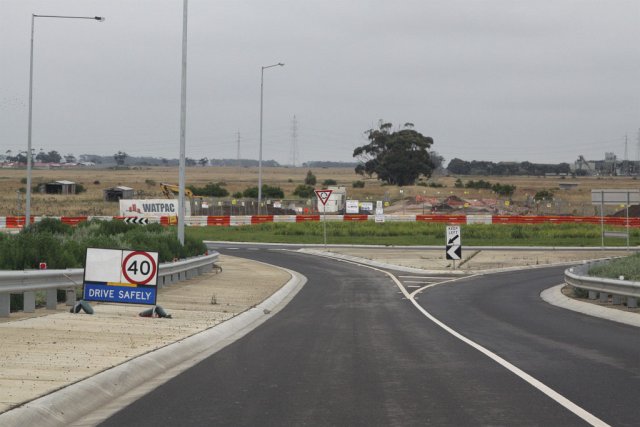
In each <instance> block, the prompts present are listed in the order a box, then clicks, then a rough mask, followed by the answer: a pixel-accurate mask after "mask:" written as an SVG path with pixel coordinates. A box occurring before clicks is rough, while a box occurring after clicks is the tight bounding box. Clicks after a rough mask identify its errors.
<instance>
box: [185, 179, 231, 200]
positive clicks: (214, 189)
mask: <svg viewBox="0 0 640 427" xmlns="http://www.w3.org/2000/svg"><path fill="white" fill-rule="evenodd" d="M223 185H224V183H223V182H218V183H215V184H214V183H213V182H210V183H208V184H207V185H205V186H204V187H196V186H194V185H189V186H188V187H187V188H188V189H189V190H191V191H192V192H193V194H195V195H196V196H208V197H227V196H228V195H229V191H227V189H226V188H223Z"/></svg>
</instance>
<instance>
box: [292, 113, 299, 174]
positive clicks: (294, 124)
mask: <svg viewBox="0 0 640 427" xmlns="http://www.w3.org/2000/svg"><path fill="white" fill-rule="evenodd" d="M291 165H292V166H293V167H294V168H295V167H296V166H298V119H297V118H296V116H293V120H292V121H291Z"/></svg>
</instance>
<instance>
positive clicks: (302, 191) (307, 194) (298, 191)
mask: <svg viewBox="0 0 640 427" xmlns="http://www.w3.org/2000/svg"><path fill="white" fill-rule="evenodd" d="M314 194H315V192H314V188H313V187H312V186H310V185H303V184H300V185H298V186H297V187H296V188H295V190H293V195H294V196H298V197H300V198H301V199H310V198H312V197H313V196H314Z"/></svg>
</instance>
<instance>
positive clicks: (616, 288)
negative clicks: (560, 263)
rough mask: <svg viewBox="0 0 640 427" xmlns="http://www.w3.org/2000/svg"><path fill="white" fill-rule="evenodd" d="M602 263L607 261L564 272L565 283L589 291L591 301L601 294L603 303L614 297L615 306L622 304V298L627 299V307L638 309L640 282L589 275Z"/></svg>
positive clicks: (580, 266)
mask: <svg viewBox="0 0 640 427" xmlns="http://www.w3.org/2000/svg"><path fill="white" fill-rule="evenodd" d="M602 262H606V261H597V262H596V263H590V264H583V265H579V266H576V267H571V268H568V269H567V270H565V272H564V281H565V283H566V284H568V285H571V286H573V287H576V288H580V289H585V290H587V291H589V299H596V298H597V297H598V294H599V297H600V299H601V300H602V301H607V300H608V299H609V295H612V296H613V303H614V304H622V298H623V297H626V299H627V307H637V306H638V298H639V297H640V282H632V281H629V280H619V279H607V278H603V277H594V276H589V275H588V273H589V269H590V268H591V267H593V266H594V265H596V264H599V263H602Z"/></svg>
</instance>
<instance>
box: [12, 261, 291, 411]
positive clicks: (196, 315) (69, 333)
mask: <svg viewBox="0 0 640 427" xmlns="http://www.w3.org/2000/svg"><path fill="white" fill-rule="evenodd" d="M219 265H221V266H222V269H223V270H222V272H221V273H217V274H216V273H213V272H212V273H207V274H204V275H202V276H199V277H196V278H194V279H191V280H189V281H186V282H180V283H176V284H173V285H171V286H170V287H167V288H163V289H160V292H159V294H158V301H157V303H158V305H160V306H162V307H163V308H164V309H165V310H166V311H167V312H168V313H169V314H171V315H172V318H171V319H161V318H143V317H139V316H138V313H139V312H141V311H143V310H146V309H148V308H149V307H148V306H141V305H126V304H97V305H94V310H95V314H94V315H91V316H90V315H85V314H71V313H69V307H67V306H65V305H59V306H58V309H57V310H45V309H39V310H37V312H36V313H35V314H33V315H27V314H18V313H16V314H15V315H14V314H12V315H11V317H10V318H8V319H4V320H3V322H2V323H0V342H1V343H2V350H0V352H1V354H2V357H1V358H0V412H3V411H6V410H8V409H10V408H12V407H15V406H17V405H19V404H21V403H23V402H26V401H30V400H32V399H34V398H37V397H39V396H43V395H46V394H49V393H51V392H53V391H56V390H58V389H60V388H62V387H65V386H67V385H69V384H72V383H75V382H78V381H80V380H82V379H84V378H88V377H91V376H93V375H95V374H97V373H99V372H102V371H104V370H107V369H109V368H112V367H114V366H117V365H119V364H122V363H124V362H126V361H127V360H130V359H132V358H135V357H137V356H140V355H143V354H145V353H148V352H151V351H154V350H156V349H159V348H161V347H164V346H167V345H168V344H171V343H174V342H176V341H179V340H181V339H184V338H186V337H189V336H191V335H194V334H196V333H198V332H201V331H204V330H206V329H209V328H212V327H213V326H216V325H218V324H220V323H221V322H223V321H225V320H228V319H230V318H232V317H234V316H236V315H238V314H240V313H242V312H244V311H246V310H247V309H249V308H251V307H253V306H255V305H257V304H259V303H261V302H262V301H264V300H265V299H266V298H267V297H269V296H271V295H272V294H273V293H274V292H276V291H277V290H278V289H280V288H281V287H282V286H283V285H284V284H285V283H286V282H287V281H288V280H289V279H290V278H291V276H290V275H289V273H287V272H286V271H284V270H281V269H278V268H275V267H272V266H268V265H265V264H261V263H257V262H253V261H249V260H245V259H242V258H235V257H229V256H223V255H221V256H220V262H219Z"/></svg>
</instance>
